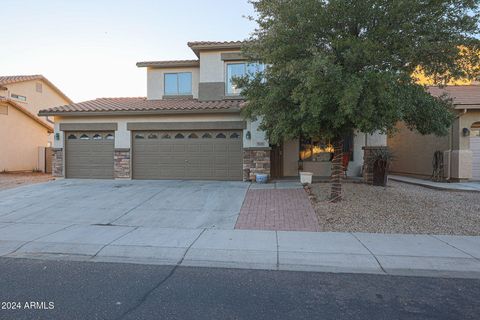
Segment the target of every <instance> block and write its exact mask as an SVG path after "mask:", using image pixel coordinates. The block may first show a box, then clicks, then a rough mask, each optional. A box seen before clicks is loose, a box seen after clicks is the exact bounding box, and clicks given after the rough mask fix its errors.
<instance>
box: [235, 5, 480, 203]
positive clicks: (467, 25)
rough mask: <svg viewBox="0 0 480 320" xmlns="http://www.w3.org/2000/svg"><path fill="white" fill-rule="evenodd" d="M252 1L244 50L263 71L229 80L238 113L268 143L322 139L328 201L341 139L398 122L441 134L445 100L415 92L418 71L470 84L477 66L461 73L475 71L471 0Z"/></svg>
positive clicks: (336, 178) (447, 118)
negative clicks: (329, 152)
mask: <svg viewBox="0 0 480 320" xmlns="http://www.w3.org/2000/svg"><path fill="white" fill-rule="evenodd" d="M251 3H252V4H253V6H254V8H255V11H256V17H255V18H251V19H253V20H255V21H256V22H257V24H258V27H257V29H256V30H255V31H254V33H253V34H252V37H251V39H250V40H251V41H248V43H247V44H246V45H245V47H244V48H243V52H244V54H245V55H246V56H247V57H248V58H249V60H251V61H260V62H263V63H265V64H267V65H268V68H266V70H265V71H264V72H262V73H259V74H257V75H256V76H251V77H250V78H247V77H245V78H243V79H237V80H236V81H237V83H238V85H239V86H240V87H242V90H243V91H242V95H243V96H244V97H245V98H246V99H247V101H248V102H247V104H246V107H245V109H244V110H245V115H246V116H247V117H249V118H252V119H257V118H258V119H260V120H261V129H263V130H265V132H266V133H267V136H268V137H269V139H270V141H271V142H272V143H280V142H282V141H285V140H287V139H294V138H299V137H307V138H308V137H321V138H326V139H331V141H333V142H334V143H333V144H334V150H335V152H334V158H333V161H332V177H331V180H332V192H331V200H332V201H338V200H340V199H341V184H340V182H341V172H342V163H341V158H342V140H343V139H342V137H344V136H345V135H348V134H351V133H352V132H353V131H354V130H359V131H361V132H365V133H373V132H376V131H380V132H382V133H391V132H393V131H394V127H395V125H396V123H397V122H399V121H404V122H405V123H406V125H407V126H408V127H409V128H410V129H412V130H416V131H418V132H419V133H421V134H432V133H433V134H436V135H445V134H447V132H448V128H449V127H450V125H451V123H452V121H453V118H454V113H453V110H452V105H451V101H449V100H448V99H446V98H442V99H438V98H434V97H432V96H431V95H430V94H428V92H427V91H426V87H424V86H421V85H419V84H417V83H416V82H415V79H413V78H412V76H411V75H412V73H413V72H414V71H415V70H416V68H417V67H421V69H422V71H423V72H424V73H425V74H426V75H427V76H429V77H432V78H435V79H437V80H438V83H443V82H444V81H448V79H450V78H452V77H457V78H460V77H463V78H470V79H471V78H476V77H478V76H479V74H478V68H469V69H468V70H465V68H464V66H465V65H466V64H469V65H478V57H479V56H478V54H474V53H478V52H479V51H478V49H479V41H478V40H477V39H476V38H475V36H476V34H477V33H478V31H479V27H478V18H479V15H478V14H479V1H475V0H458V1H455V0H450V1H449V0H362V1H357V0H329V1H327V0H323V1H322V0H257V1H251ZM460 48H464V49H465V48H468V49H469V50H461V49H460ZM462 52H463V54H462ZM465 52H467V53H465Z"/></svg>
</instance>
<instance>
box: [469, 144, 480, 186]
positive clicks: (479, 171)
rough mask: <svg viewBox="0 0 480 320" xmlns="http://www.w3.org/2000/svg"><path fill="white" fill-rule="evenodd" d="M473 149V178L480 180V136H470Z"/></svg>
mask: <svg viewBox="0 0 480 320" xmlns="http://www.w3.org/2000/svg"><path fill="white" fill-rule="evenodd" d="M470 150H471V151H472V179H473V180H480V136H476V137H470Z"/></svg>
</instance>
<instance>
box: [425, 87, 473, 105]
mask: <svg viewBox="0 0 480 320" xmlns="http://www.w3.org/2000/svg"><path fill="white" fill-rule="evenodd" d="M428 92H430V94H431V95H432V96H434V97H439V96H441V95H443V94H447V95H448V96H449V97H450V98H452V99H453V104H454V105H456V106H461V105H480V86H479V85H463V86H446V87H442V88H440V87H428Z"/></svg>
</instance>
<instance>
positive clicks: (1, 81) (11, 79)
mask: <svg viewBox="0 0 480 320" xmlns="http://www.w3.org/2000/svg"><path fill="white" fill-rule="evenodd" d="M38 79H43V76H42V75H41V74H33V75H22V76H0V85H5V84H10V83H16V82H23V81H30V80H38Z"/></svg>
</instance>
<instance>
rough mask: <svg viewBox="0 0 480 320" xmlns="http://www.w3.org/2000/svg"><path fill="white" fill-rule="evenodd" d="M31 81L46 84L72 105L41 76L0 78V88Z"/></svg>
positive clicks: (63, 94) (67, 98) (69, 100)
mask: <svg viewBox="0 0 480 320" xmlns="http://www.w3.org/2000/svg"><path fill="white" fill-rule="evenodd" d="M32 80H42V81H44V82H45V83H46V84H48V85H49V86H50V87H51V88H52V89H53V90H54V91H56V92H57V93H58V94H59V95H60V96H62V97H63V98H64V99H65V100H67V101H68V102H69V103H73V101H72V100H71V99H70V98H69V97H67V96H66V95H65V93H63V92H62V91H61V90H60V89H58V88H57V87H56V86H55V85H54V84H53V83H51V82H50V81H49V80H48V79H47V78H45V77H44V76H43V75H41V74H33V75H16V76H0V86H3V85H7V84H11V83H17V82H25V81H32Z"/></svg>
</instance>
